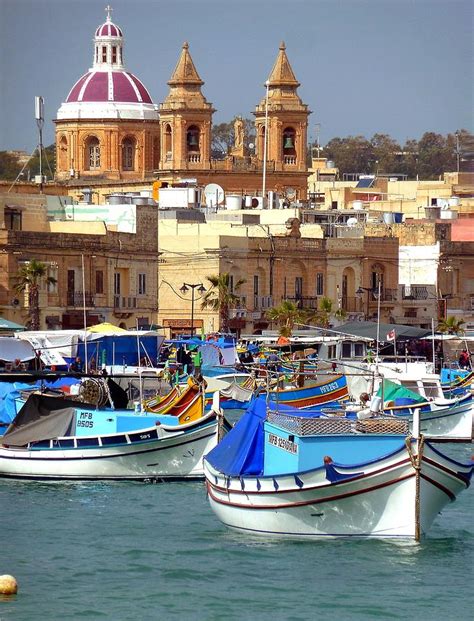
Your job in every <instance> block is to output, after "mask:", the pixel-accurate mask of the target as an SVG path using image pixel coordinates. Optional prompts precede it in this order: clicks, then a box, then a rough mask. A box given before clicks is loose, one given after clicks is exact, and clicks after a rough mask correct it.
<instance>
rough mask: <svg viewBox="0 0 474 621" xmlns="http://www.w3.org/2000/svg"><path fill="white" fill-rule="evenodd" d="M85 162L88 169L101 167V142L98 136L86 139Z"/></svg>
mask: <svg viewBox="0 0 474 621" xmlns="http://www.w3.org/2000/svg"><path fill="white" fill-rule="evenodd" d="M84 163H85V169H86V170H98V169H99V168H100V142H99V139H98V138H96V136H90V137H89V138H88V139H87V140H86V148H85V157H84Z"/></svg>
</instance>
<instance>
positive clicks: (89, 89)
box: [55, 8, 310, 199]
mask: <svg viewBox="0 0 474 621" xmlns="http://www.w3.org/2000/svg"><path fill="white" fill-rule="evenodd" d="M168 85H169V87H170V90H169V93H168V95H167V97H166V98H165V100H164V101H163V102H162V103H160V104H159V105H156V104H155V103H154V102H153V101H152V98H151V96H150V94H149V92H148V90H147V88H146V87H145V86H144V84H143V83H142V82H141V81H140V80H139V79H138V78H137V77H136V76H135V75H134V74H132V73H131V72H129V71H128V70H127V69H126V67H125V64H124V55H123V32H122V29H121V28H120V27H119V26H117V25H116V24H115V23H113V22H112V20H111V17H110V9H109V8H108V14H107V19H106V21H105V23H104V24H102V25H100V26H99V27H98V28H97V29H96V31H95V37H94V44H93V63H92V67H91V68H90V69H89V70H88V72H87V73H86V74H84V75H83V76H82V77H81V78H79V80H78V81H77V82H76V83H75V84H74V86H73V87H72V89H71V90H70V92H69V94H68V96H67V98H66V101H65V102H64V103H63V104H62V105H61V107H60V108H59V110H58V113H57V118H56V120H55V124H56V170H57V173H56V178H57V180H58V181H61V182H67V183H68V184H69V185H71V186H74V185H77V184H82V182H87V183H88V184H89V185H91V186H94V185H95V184H98V185H101V184H107V185H110V183H111V182H118V183H123V184H126V183H127V182H134V183H136V182H140V181H143V182H144V184H145V186H146V185H147V184H148V183H149V184H150V187H151V184H152V183H153V182H154V181H156V180H159V181H165V182H171V183H172V182H179V181H180V180H181V179H182V178H189V177H193V178H195V179H196V180H197V183H198V184H199V185H206V184H208V183H217V184H219V185H221V186H222V187H223V188H224V189H225V190H226V192H237V193H242V194H244V193H245V194H250V195H258V194H259V193H261V192H262V175H263V176H264V177H266V184H264V187H265V188H266V190H267V191H271V190H272V191H276V192H279V193H280V194H282V195H284V194H285V193H288V195H291V197H292V198H300V199H304V198H306V193H307V177H308V170H307V163H306V143H307V126H308V116H309V114H310V111H309V109H308V107H307V105H306V104H304V103H303V102H302V101H301V99H300V97H299V95H298V93H297V89H298V86H299V82H298V81H297V79H296V78H295V75H294V73H293V70H292V67H291V65H290V62H289V60H288V57H287V54H286V49H285V45H284V44H283V43H282V44H281V45H280V49H279V52H278V55H277V58H276V61H275V64H274V66H273V69H272V71H271V73H270V75H269V77H268V80H267V81H266V82H265V89H266V90H265V96H264V98H263V99H262V101H261V102H260V103H259V104H258V105H257V106H256V108H255V111H254V116H255V131H256V144H255V150H254V151H253V152H252V153H250V154H249V153H248V152H247V151H246V149H245V148H244V145H243V142H244V141H243V134H242V126H241V125H240V126H239V125H238V121H239V119H237V120H236V137H235V146H234V148H233V149H232V150H231V152H230V153H229V154H227V155H226V156H225V157H224V158H223V159H213V158H212V157H211V142H212V115H213V113H214V112H215V109H214V108H213V105H212V104H211V103H210V102H208V101H207V100H206V98H205V96H204V94H203V92H202V86H203V85H204V82H203V80H202V79H201V77H200V76H199V74H198V72H197V70H196V67H195V65H194V62H193V59H192V57H191V54H190V51H189V45H188V43H184V45H183V47H182V50H181V54H180V56H179V59H178V63H177V65H176V68H175V70H174V71H173V73H172V75H171V78H170V80H169V81H168ZM266 134H267V135H266ZM264 159H265V160H266V161H265V163H264Z"/></svg>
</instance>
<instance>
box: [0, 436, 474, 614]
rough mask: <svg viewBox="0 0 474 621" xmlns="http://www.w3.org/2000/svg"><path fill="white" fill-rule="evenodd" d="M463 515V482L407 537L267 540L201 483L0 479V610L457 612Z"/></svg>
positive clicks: (466, 588) (466, 584) (471, 509)
mask: <svg viewBox="0 0 474 621" xmlns="http://www.w3.org/2000/svg"><path fill="white" fill-rule="evenodd" d="M470 450H471V449H470V447H469V449H468V447H463V453H464V455H467V454H470ZM458 453H459V450H458ZM473 517H474V490H473V489H471V488H470V489H468V490H466V491H465V492H463V494H462V495H461V496H460V497H459V499H458V500H457V501H456V502H455V503H454V504H452V505H450V506H448V507H447V508H446V510H445V512H444V513H443V514H442V515H440V516H438V519H437V520H436V522H435V525H434V527H433V529H432V530H431V532H430V535H429V537H428V538H427V539H425V540H424V541H423V542H422V543H421V544H419V545H417V544H414V543H400V542H398V543H390V542H387V541H375V540H367V541H360V540H358V541H348V540H332V541H321V542H293V541H284V542H276V541H269V540H265V539H260V538H251V537H248V536H246V535H243V534H240V533H233V532H231V531H229V530H227V529H226V528H225V527H224V526H222V525H221V524H220V522H218V521H217V519H216V518H215V517H214V515H213V513H212V512H211V510H210V508H209V505H208V503H207V499H206V494H205V489H204V484H203V483H169V484H157V485H151V484H139V483H115V484H110V483H107V484H106V483H103V484H102V483H100V484H81V483H75V484H58V483H56V484H46V483H34V482H14V481H0V521H1V535H0V574H6V573H8V574H12V575H14V576H15V577H16V578H17V580H18V583H19V592H18V594H17V595H16V596H15V597H14V598H7V599H3V600H0V620H1V621H14V620H15V621H20V620H21V621H33V620H37V619H39V620H41V621H54V620H58V621H66V620H70V619H78V620H80V619H91V620H95V619H97V620H102V619H107V620H113V621H122V620H124V621H125V620H133V621H137V620H147V621H148V620H158V619H160V620H162V619H163V620H166V619H183V620H184V619H185V620H188V619H189V620H194V619H196V620H201V619H202V620H220V619H225V620H229V621H231V620H241V619H245V620H247V619H249V620H253V619H255V620H258V621H266V620H271V621H280V620H294V621H296V620H308V619H324V620H329V621H332V620H337V621H339V620H346V619H357V620H359V619H360V620H366V619H368V620H370V619H403V620H405V619H416V620H417V621H424V620H427V621H428V620H429V621H437V620H438V619H439V620H444V621H446V620H451V619H452V620H456V621H464V620H465V619H466V620H467V619H471V618H472V613H473V610H474V606H473V603H474V602H473V596H472V565H473V561H474V526H473Z"/></svg>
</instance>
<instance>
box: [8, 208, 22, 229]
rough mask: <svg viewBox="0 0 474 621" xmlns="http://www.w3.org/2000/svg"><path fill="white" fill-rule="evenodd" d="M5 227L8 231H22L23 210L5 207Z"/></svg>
mask: <svg viewBox="0 0 474 621" xmlns="http://www.w3.org/2000/svg"><path fill="white" fill-rule="evenodd" d="M4 220H5V228H6V229H7V230H8V231H21V211H19V210H17V209H8V208H6V209H5V212H4Z"/></svg>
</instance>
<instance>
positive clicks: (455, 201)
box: [448, 196, 459, 207]
mask: <svg viewBox="0 0 474 621" xmlns="http://www.w3.org/2000/svg"><path fill="white" fill-rule="evenodd" d="M448 207H459V196H451V198H448Z"/></svg>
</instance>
